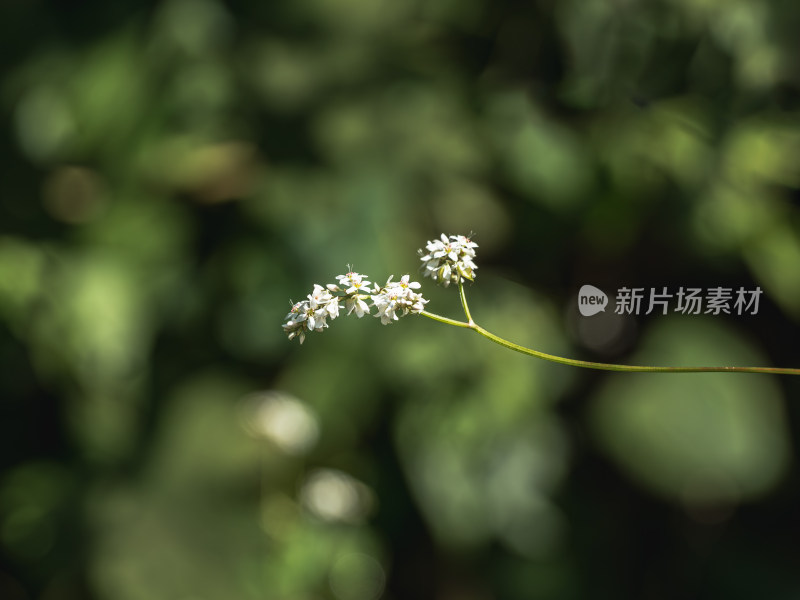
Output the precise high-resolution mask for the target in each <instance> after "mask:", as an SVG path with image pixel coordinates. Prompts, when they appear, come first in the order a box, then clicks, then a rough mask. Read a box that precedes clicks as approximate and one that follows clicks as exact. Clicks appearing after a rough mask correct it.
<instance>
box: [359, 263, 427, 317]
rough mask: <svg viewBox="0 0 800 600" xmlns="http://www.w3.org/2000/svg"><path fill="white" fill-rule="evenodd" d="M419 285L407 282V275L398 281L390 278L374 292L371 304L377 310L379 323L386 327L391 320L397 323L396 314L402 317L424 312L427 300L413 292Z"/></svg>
mask: <svg viewBox="0 0 800 600" xmlns="http://www.w3.org/2000/svg"><path fill="white" fill-rule="evenodd" d="M419 287H420V284H419V283H417V282H416V281H409V280H408V275H403V276H402V277H401V278H400V281H392V277H391V276H390V277H389V280H388V281H387V282H386V285H385V286H384V287H382V288H380V289H377V288H376V290H375V294H374V295H373V296H372V302H373V304H374V305H375V307H376V308H377V309H378V314H376V315H375V316H376V317H380V318H381V323H383V324H384V325H387V324H389V323H391V322H392V321H393V320H394V321H397V312H398V311H399V312H400V316H401V317H404V316H405V315H407V314H408V313H410V312H411V313H419V312H422V311H423V310H425V303H426V302H427V300H426V299H425V298H423V297H422V294H420V293H419V292H415V291H414V290H416V289H419Z"/></svg>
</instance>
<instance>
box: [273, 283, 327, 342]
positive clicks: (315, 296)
mask: <svg viewBox="0 0 800 600" xmlns="http://www.w3.org/2000/svg"><path fill="white" fill-rule="evenodd" d="M339 308H340V306H339V298H338V297H337V296H334V295H333V294H331V292H330V290H326V289H325V288H324V287H322V286H321V285H317V284H314V291H312V292H311V293H310V294H309V295H308V299H307V300H301V301H300V302H298V303H296V304H295V305H294V306H292V309H291V310H290V311H289V314H288V315H286V318H285V319H284V320H285V321H286V322H285V323H284V324H283V331H284V332H285V333H286V335H288V336H289V339H290V340H291V339H294V338H295V337H299V338H300V343H301V344H302V343H303V342H304V341H305V339H306V335H305V334H306V332H309V331H322V330H323V329H324V328H325V327H328V323H327V319H328V318H331V319H335V318H336V317H338V316H339Z"/></svg>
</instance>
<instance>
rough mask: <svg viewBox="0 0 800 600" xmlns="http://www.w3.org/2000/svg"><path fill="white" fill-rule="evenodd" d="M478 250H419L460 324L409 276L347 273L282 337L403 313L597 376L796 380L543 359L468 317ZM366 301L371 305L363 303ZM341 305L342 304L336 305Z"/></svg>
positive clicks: (301, 310) (456, 238)
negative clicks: (467, 284)
mask: <svg viewBox="0 0 800 600" xmlns="http://www.w3.org/2000/svg"><path fill="white" fill-rule="evenodd" d="M477 247H478V245H477V244H476V243H475V242H473V241H472V240H471V239H470V238H468V237H465V236H463V235H451V236H446V235H445V234H442V236H441V238H439V239H436V240H433V241H429V242H428V243H427V244H426V246H425V250H419V255H420V260H421V261H422V269H423V272H424V276H425V277H430V278H431V279H433V280H434V281H436V282H437V283H439V284H441V285H443V286H444V287H448V286H449V285H450V284H451V283H455V284H456V285H457V286H458V294H459V298H460V300H461V307H462V308H463V310H464V316H465V317H466V319H467V320H466V321H458V320H456V319H451V318H449V317H444V316H441V315H438V314H436V313H432V312H429V311H427V310H425V304H427V303H428V300H427V299H425V298H423V296H422V294H421V293H420V292H418V291H416V290H418V289H420V287H421V285H420V284H419V283H418V282H416V281H411V280H410V276H409V275H403V276H402V277H401V278H400V280H399V281H392V279H393V276H390V277H389V279H388V280H387V281H386V285H383V286H379V285H374V286H373V285H372V284H371V283H370V282H369V281H367V280H366V276H365V275H360V274H359V273H355V272H352V271H351V272H348V273H347V274H346V275H339V276H337V277H336V279H337V282H338V283H335V284H328V285H326V286H324V287H323V286H321V285H318V284H315V285H314V289H313V290H312V292H311V293H310V294H309V295H308V296H307V298H306V299H305V300H301V301H300V302H298V303H296V304H294V305H293V306H292V309H291V310H290V311H289V314H288V315H286V319H285V323H284V324H283V329H284V332H285V333H286V334H287V335H288V337H289V339H294V338H295V337H298V338H299V339H300V343H301V344H302V343H303V341H304V340H305V336H306V334H307V333H309V332H311V331H317V332H319V331H322V330H323V329H325V328H327V327H328V320H334V319H336V318H337V317H338V316H339V314H340V311H341V310H345V311H347V313H346V314H348V315H350V314H352V313H353V312H355V313H356V316H357V317H358V318H361V317H363V316H364V315H367V314H371V309H372V308H373V307H374V308H375V309H376V314H375V315H374V316H375V317H378V318H380V320H381V323H382V324H384V325H389V324H391V323H392V322H394V321H397V320H398V319H399V318H400V317H403V316H405V315H408V314H419V315H422V316H423V317H427V318H429V319H432V320H434V321H437V322H439V323H443V324H445V325H452V326H454V327H462V328H466V329H471V330H473V331H475V332H476V333H477V334H479V335H481V336H483V337H485V338H486V339H488V340H491V341H492V342H494V343H495V344H499V345H500V346H503V347H504V348H508V349H509V350H514V351H515V352H520V353H522V354H526V355H528V356H534V357H536V358H541V359H543V360H548V361H550V362H555V363H559V364H562V365H567V366H572V367H581V368H585V369H598V370H603V371H620V372H629V373H630V372H637V373H769V374H781V375H800V369H792V368H776V367H665V366H644V365H620V364H613V363H599V362H591V361H585V360H577V359H573V358H565V357H563V356H556V355H553V354H547V353H545V352H540V351H538V350H533V349H532V348H526V347H525V346H520V345H519V344H515V343H514V342H511V341H509V340H506V339H504V338H501V337H500V336H498V335H495V334H494V333H492V332H490V331H488V330H486V329H484V328H483V327H481V326H480V325H478V324H477V323H476V322H475V321H474V320H473V318H472V314H471V313H470V310H469V304H468V303H467V297H466V292H465V291H464V280H465V279H466V280H469V281H474V279H475V270H476V269H477V268H478V267H477V265H476V264H475V262H474V259H475V248H477ZM368 300H369V301H371V302H372V305H371V306H370V305H369V304H367V301H368ZM342 302H343V304H342Z"/></svg>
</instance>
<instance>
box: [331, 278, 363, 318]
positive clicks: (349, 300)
mask: <svg viewBox="0 0 800 600" xmlns="http://www.w3.org/2000/svg"><path fill="white" fill-rule="evenodd" d="M336 279H337V280H338V281H339V284H338V285H337V284H335V283H330V284H328V289H329V290H331V291H332V292H342V291H343V292H344V294H345V295H344V296H343V298H344V301H345V308H346V309H347V314H348V315H349V314H351V313H352V312H353V311H355V312H356V316H357V317H358V318H359V319H360V318H361V317H363V316H364V315H368V314H369V306H368V305H367V303H366V302H365V300H367V298H369V292H370V286H371V285H372V284H371V283H370V282H369V281H367V280H366V275H360V274H359V273H354V272H349V273H347V274H346V275H337V276H336ZM361 292H367V293H366V294H364V293H361Z"/></svg>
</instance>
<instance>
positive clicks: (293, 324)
mask: <svg viewBox="0 0 800 600" xmlns="http://www.w3.org/2000/svg"><path fill="white" fill-rule="evenodd" d="M336 280H337V281H338V283H329V284H328V285H326V286H325V287H322V286H321V285H318V284H314V291H313V292H311V293H310V294H309V295H308V296H307V299H306V300H301V301H300V302H297V303H296V304H294V305H293V306H292V309H291V310H290V311H289V314H288V315H286V318H285V322H284V324H283V331H284V332H285V333H286V335H288V336H289V339H290V340H291V339H294V338H295V337H299V338H300V343H301V344H302V343H303V341H305V337H306V333H308V332H309V331H322V330H323V329H325V328H326V327H328V323H327V320H328V319H329V318H330V319H331V320H333V319H335V318H336V317H338V316H339V311H340V310H341V309H344V310H346V311H347V314H348V315H349V314H351V313H353V312H355V313H356V316H357V317H358V318H361V317H363V316H364V315H368V314H370V310H371V308H372V307H371V306H370V305H368V304H367V300H371V301H372V306H374V307H375V308H377V314H376V315H375V316H376V317H380V319H381V323H383V324H384V325H387V324H389V323H391V322H392V321H396V320H397V319H398V316H397V315H398V313H399V314H400V316H401V317H402V316H405V315H407V314H408V313H419V312H422V311H423V310H424V307H425V303H426V302H428V301H427V300H426V299H425V298H423V297H422V294H420V293H419V292H415V291H414V290H416V289H419V287H420V284H419V283H417V282H416V281H409V276H408V275H403V277H401V278H400V281H392V277H389V280H388V281H387V282H386V285H385V286H383V287H381V286H378V285H377V284H376V285H375V286H374V287H370V286H371V285H372V284H371V283H370V282H369V281H367V279H366V276H365V275H360V274H359V273H354V272H349V273H347V274H346V275H338V276H337V277H336ZM342 301H344V304H341V302H342Z"/></svg>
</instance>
